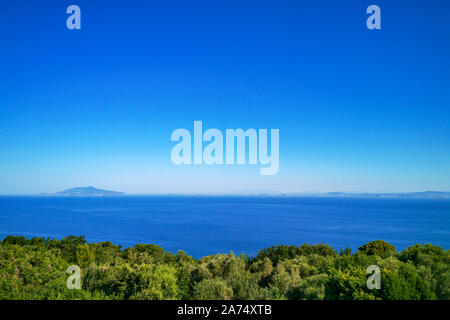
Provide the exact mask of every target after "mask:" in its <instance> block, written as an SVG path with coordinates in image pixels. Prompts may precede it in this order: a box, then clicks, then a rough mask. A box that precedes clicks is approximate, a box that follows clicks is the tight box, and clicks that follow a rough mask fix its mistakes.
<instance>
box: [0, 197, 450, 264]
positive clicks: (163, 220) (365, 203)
mask: <svg viewBox="0 0 450 320" xmlns="http://www.w3.org/2000/svg"><path fill="white" fill-rule="evenodd" d="M9 234H12V235H24V236H26V237H51V238H58V239H59V238H62V237H65V236H67V235H71V234H72V235H85V236H86V239H87V241H88V242H98V241H112V242H113V243H115V244H122V246H124V247H128V246H133V245H135V244H137V243H154V244H158V245H160V246H162V247H163V248H164V249H166V250H168V251H172V252H175V253H176V252H177V251H178V250H179V249H181V250H184V251H186V252H187V253H188V254H190V255H193V256H194V257H196V258H198V257H201V256H205V255H208V254H215V253H218V252H230V251H233V252H234V253H236V254H239V253H246V254H249V255H254V254H256V253H257V251H258V250H259V249H262V248H264V247H268V246H271V245H273V244H282V243H284V244H302V243H306V242H308V243H311V244H312V243H328V244H330V245H332V246H333V247H334V248H335V249H341V248H345V247H346V246H349V247H350V248H352V249H356V248H358V246H360V245H362V244H364V243H366V242H368V241H371V240H376V239H383V240H386V241H388V242H390V243H392V244H393V245H395V246H396V247H397V249H398V250H402V249H404V248H406V247H408V246H410V245H413V244H416V243H433V244H436V245H440V246H442V247H443V248H445V249H449V248H450V200H425V199H358V198H352V199H350V198H345V199H342V198H303V197H302V198H283V197H170V196H166V197H157V196H145V197H144V196H136V197H110V198H63V197H61V198H59V197H0V238H4V237H5V236H7V235H9Z"/></svg>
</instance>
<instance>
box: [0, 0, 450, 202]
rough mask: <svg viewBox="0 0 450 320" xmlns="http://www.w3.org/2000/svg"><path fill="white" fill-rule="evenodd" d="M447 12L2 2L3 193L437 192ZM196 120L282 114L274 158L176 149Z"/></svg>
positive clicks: (445, 106)
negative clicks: (267, 161) (198, 158)
mask: <svg viewBox="0 0 450 320" xmlns="http://www.w3.org/2000/svg"><path fill="white" fill-rule="evenodd" d="M70 4H77V5H79V6H80V8H81V21H82V22H81V25H82V29H81V30H68V29H67V28H66V18H67V17H68V15H67V14H66V8H67V6H68V5H70ZM371 4H377V5H378V6H380V8H381V19H382V20H381V21H382V22H381V27H382V29H381V30H368V29H367V28H366V19H367V17H368V15H367V14H366V12H365V11H366V8H367V7H368V6H369V5H371ZM449 20H450V3H449V2H448V1H444V0H442V1H432V2H430V1H425V0H424V1H406V0H405V1H377V2H373V1H364V0H363V1H361V0H358V1H331V0H330V1H323V0H318V1H146V2H144V1H96V0H89V1H74V2H66V1H10V2H8V3H4V4H3V6H2V9H1V10H0V36H1V47H0V49H1V50H0V75H1V77H0V177H1V179H0V194H30V193H38V192H53V191H59V190H61V189H65V188H69V187H74V186H87V185H94V186H97V187H102V188H108V189H114V190H120V191H125V192H129V193H191V192H194V193H211V192H212V193H241V192H305V191H312V192H325V191H352V192H406V191H423V190H444V191H450V87H449V84H450V59H449V57H450V41H449V39H450V26H449V23H448V21H449ZM194 120H202V121H203V126H204V128H205V129H207V128H218V129H220V130H223V131H225V129H227V128H244V129H248V128H268V129H270V128H279V130H280V169H279V173H278V174H277V175H274V176H261V175H260V174H259V165H256V166H255V165H253V166H250V165H243V166H237V165H235V166H229V165H228V166H216V165H213V166H206V165H202V166H194V165H191V166H175V165H174V164H172V162H171V159H170V152H171V149H172V147H173V146H174V143H173V142H171V141H170V135H171V133H172V131H173V130H174V129H177V128H187V129H190V130H192V128H193V121H194Z"/></svg>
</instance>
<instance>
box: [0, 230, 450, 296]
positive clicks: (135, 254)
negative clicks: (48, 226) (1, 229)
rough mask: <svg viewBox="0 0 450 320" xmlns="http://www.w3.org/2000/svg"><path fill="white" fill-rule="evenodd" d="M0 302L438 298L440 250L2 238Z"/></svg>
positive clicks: (446, 287)
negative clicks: (213, 250) (229, 247)
mask: <svg viewBox="0 0 450 320" xmlns="http://www.w3.org/2000/svg"><path fill="white" fill-rule="evenodd" d="M70 265H77V266H79V267H80V268H81V289H69V288H68V287H67V279H68V277H69V276H70V274H68V273H66V271H67V268H68V267H69V266H70ZM370 265H377V266H379V267H380V269H381V289H373V290H370V289H368V288H367V285H366V281H367V278H368V277H369V276H370V274H367V273H366V269H367V267H368V266H370ZM0 299H141V300H142V299H315V300H321V299H332V300H339V299H364V300H373V299H389V300H397V299H402V300H403V299H407V300H410V299H414V300H416V299H445V300H448V299H450V252H449V250H443V249H442V248H441V247H439V246H433V245H431V244H426V245H424V246H422V245H414V246H411V247H409V248H407V249H405V250H403V251H401V252H397V251H396V249H395V248H394V247H393V246H392V245H390V244H389V243H387V242H384V241H382V240H377V241H372V242H369V243H367V244H366V245H364V246H362V247H360V248H359V249H358V250H357V252H355V253H352V252H351V250H350V249H346V250H341V252H339V253H338V252H336V251H335V250H334V249H333V248H332V247H330V246H328V245H324V244H316V245H309V244H303V245H300V246H284V245H281V246H273V247H270V248H266V249H262V250H260V251H259V252H258V254H257V255H256V256H255V257H248V256H244V255H241V256H235V255H234V254H233V253H229V254H216V255H210V256H206V257H203V258H201V259H198V260H196V259H194V258H192V257H191V256H189V255H187V254H186V253H185V252H182V251H179V252H178V254H176V255H175V254H173V253H170V252H165V251H164V249H162V248H161V247H159V246H157V245H154V244H139V245H136V246H134V247H132V248H126V249H122V248H121V246H117V245H114V244H112V243H111V242H100V243H89V244H87V243H86V240H85V238H84V237H83V236H80V237H76V236H68V237H66V238H64V239H62V240H55V239H44V238H32V239H26V238H25V237H23V236H20V237H15V236H8V237H6V238H5V239H3V240H2V241H1V242H0Z"/></svg>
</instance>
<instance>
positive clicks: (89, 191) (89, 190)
mask: <svg viewBox="0 0 450 320" xmlns="http://www.w3.org/2000/svg"><path fill="white" fill-rule="evenodd" d="M46 195H47V196H57V197H117V196H123V195H125V194H124V193H123V192H118V191H111V190H103V189H97V188H94V187H78V188H72V189H66V190H64V191H60V192H56V193H50V194H46Z"/></svg>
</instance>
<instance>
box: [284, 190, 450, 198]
mask: <svg viewBox="0 0 450 320" xmlns="http://www.w3.org/2000/svg"><path fill="white" fill-rule="evenodd" d="M282 196H285V197H336V198H390V199H450V192H444V191H424V192H405V193H346V192H327V193H321V194H314V193H308V194H307V193H305V194H303V193H299V194H283V195H282Z"/></svg>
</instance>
